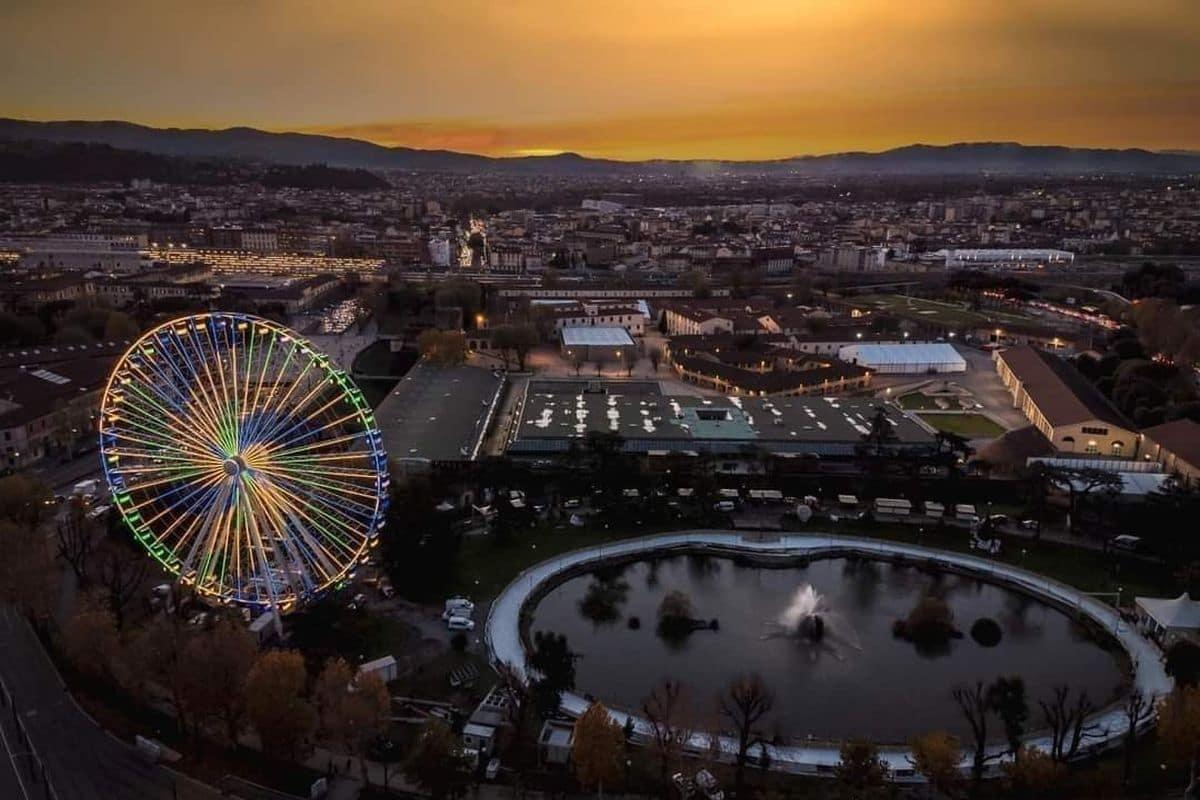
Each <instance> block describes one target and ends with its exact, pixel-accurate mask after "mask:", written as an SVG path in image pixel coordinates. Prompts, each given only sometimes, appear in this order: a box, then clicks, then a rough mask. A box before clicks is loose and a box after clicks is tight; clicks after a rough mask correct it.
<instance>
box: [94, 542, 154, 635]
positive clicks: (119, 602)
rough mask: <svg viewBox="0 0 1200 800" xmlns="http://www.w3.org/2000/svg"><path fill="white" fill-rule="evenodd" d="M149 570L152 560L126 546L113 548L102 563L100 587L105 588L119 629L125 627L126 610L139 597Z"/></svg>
mask: <svg viewBox="0 0 1200 800" xmlns="http://www.w3.org/2000/svg"><path fill="white" fill-rule="evenodd" d="M149 568H150V559H148V558H143V557H141V556H140V555H138V554H137V553H133V552H131V551H130V550H129V548H127V547H124V546H118V547H114V548H112V549H111V550H109V551H108V552H107V553H106V554H105V557H104V558H103V559H102V560H101V561H100V574H99V579H100V585H101V586H103V587H104V591H105V593H106V595H107V597H108V605H109V608H111V609H112V612H113V617H115V618H116V620H117V627H118V628H122V627H124V625H125V609H126V607H127V606H128V605H129V603H130V601H131V600H133V598H135V597H137V593H138V590H139V589H140V588H141V586H142V582H143V581H144V580H145V579H146V575H147V574H148V572H149Z"/></svg>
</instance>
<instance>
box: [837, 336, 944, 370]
mask: <svg viewBox="0 0 1200 800" xmlns="http://www.w3.org/2000/svg"><path fill="white" fill-rule="evenodd" d="M838 358H840V359H841V360H842V361H846V362H849V363H851V364H858V365H859V366H861V367H866V368H867V369H870V370H874V371H875V372H878V373H880V374H881V375H925V374H928V373H931V372H939V373H940V372H966V371H967V361H966V359H965V358H963V357H962V355H960V354H959V352H958V351H957V350H955V349H954V345H951V344H948V343H946V342H921V343H913V344H852V345H848V346H846V347H843V348H842V349H841V350H839V351H838Z"/></svg>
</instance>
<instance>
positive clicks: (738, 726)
mask: <svg viewBox="0 0 1200 800" xmlns="http://www.w3.org/2000/svg"><path fill="white" fill-rule="evenodd" d="M774 707H775V696H774V694H772V693H771V691H770V690H768V689H767V687H766V685H765V684H764V683H763V679H762V678H761V677H760V676H758V675H742V676H739V677H737V678H734V679H733V680H732V681H731V682H730V684H729V686H728V687H727V688H726V689H725V692H724V693H723V694H722V695H721V698H720V701H719V705H718V708H719V710H720V713H721V716H722V717H724V718H725V719H726V720H728V721H729V723H730V724H731V725H733V728H734V734H735V736H736V737H737V748H738V749H737V760H736V762H735V763H736V767H735V770H734V794H735V795H736V796H738V797H744V796H745V795H744V793H743V791H742V790H743V788H744V787H745V782H746V758H747V754H748V753H749V752H750V748H751V747H754V746H755V745H756V744H758V743H760V742H762V741H765V740H764V738H763V735H762V733H761V730H760V727H759V726H760V725H761V724H762V722H763V721H764V720H765V719H766V717H767V715H768V714H770V713H771V709H772V708H774Z"/></svg>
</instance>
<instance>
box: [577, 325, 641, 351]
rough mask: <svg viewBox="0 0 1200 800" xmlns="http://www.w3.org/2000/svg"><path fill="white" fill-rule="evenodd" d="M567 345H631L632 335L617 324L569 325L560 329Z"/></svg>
mask: <svg viewBox="0 0 1200 800" xmlns="http://www.w3.org/2000/svg"><path fill="white" fill-rule="evenodd" d="M562 343H563V344H564V345H566V346H567V347H632V346H633V337H631V336H630V335H629V331H627V330H625V329H624V328H622V327H620V326H619V325H611V326H610V325H569V326H567V327H565V328H563V329H562Z"/></svg>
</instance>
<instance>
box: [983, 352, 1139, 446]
mask: <svg viewBox="0 0 1200 800" xmlns="http://www.w3.org/2000/svg"><path fill="white" fill-rule="evenodd" d="M999 358H1000V359H1001V360H1003V361H1004V363H1005V364H1007V365H1008V368H1009V369H1010V370H1012V372H1013V374H1014V375H1016V376H1017V378H1018V379H1019V380H1020V381H1021V384H1022V385H1023V386H1024V387H1025V391H1026V393H1028V395H1029V396H1030V397H1031V398H1032V399H1033V402H1034V403H1035V404H1036V405H1037V407H1038V410H1040V411H1041V412H1042V416H1044V417H1045V418H1046V421H1047V422H1049V423H1050V424H1051V425H1053V426H1055V427H1057V426H1060V425H1077V424H1079V423H1081V422H1088V421H1090V420H1100V421H1101V422H1107V423H1108V424H1110V425H1115V426H1117V427H1120V428H1125V429H1127V430H1134V425H1133V423H1132V422H1130V421H1129V420H1127V419H1126V418H1125V415H1124V414H1122V413H1121V412H1120V411H1118V410H1117V409H1115V408H1113V406H1112V404H1111V403H1109V402H1108V400H1107V398H1105V397H1104V395H1102V394H1101V393H1100V390H1099V389H1097V388H1096V387H1095V386H1093V385H1092V384H1091V383H1090V382H1089V381H1088V379H1087V378H1085V377H1084V376H1083V375H1082V374H1081V373H1080V372H1079V370H1077V369H1075V367H1073V366H1071V365H1070V364H1068V363H1067V362H1066V361H1064V360H1063V359H1061V358H1059V357H1058V356H1054V355H1051V354H1050V353H1047V352H1045V351H1042V350H1037V349H1035V348H1032V347H1028V346H1025V345H1022V346H1019V347H1010V348H1008V349H1007V350H1004V351H1002V352H1001V353H1000V354H999Z"/></svg>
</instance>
